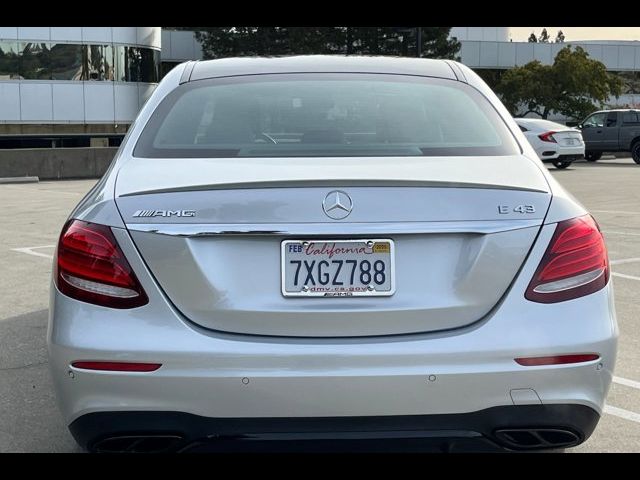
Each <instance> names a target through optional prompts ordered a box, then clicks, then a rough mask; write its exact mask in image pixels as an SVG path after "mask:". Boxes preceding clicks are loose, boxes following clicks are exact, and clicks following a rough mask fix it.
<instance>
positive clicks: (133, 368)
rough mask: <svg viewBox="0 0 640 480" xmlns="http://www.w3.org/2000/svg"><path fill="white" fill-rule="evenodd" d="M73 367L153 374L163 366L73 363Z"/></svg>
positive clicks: (120, 363) (122, 363)
mask: <svg viewBox="0 0 640 480" xmlns="http://www.w3.org/2000/svg"><path fill="white" fill-rule="evenodd" d="M71 366H72V367H74V368H82V369H84V370H104V371H108V372H153V371H155V370H158V369H159V368H160V367H161V366H162V364H161V363H137V362H135V363H133V362H73V363H72V364H71Z"/></svg>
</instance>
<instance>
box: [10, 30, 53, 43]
mask: <svg viewBox="0 0 640 480" xmlns="http://www.w3.org/2000/svg"><path fill="white" fill-rule="evenodd" d="M18 38H24V39H28V40H43V41H49V40H51V27H18Z"/></svg>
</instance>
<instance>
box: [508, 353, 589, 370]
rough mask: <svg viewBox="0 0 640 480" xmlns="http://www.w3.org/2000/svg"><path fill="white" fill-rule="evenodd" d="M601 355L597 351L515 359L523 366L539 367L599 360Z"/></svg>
mask: <svg viewBox="0 0 640 480" xmlns="http://www.w3.org/2000/svg"><path fill="white" fill-rule="evenodd" d="M599 358H600V355H597V354H595V353H586V354H576V355H553V356H550V357H522V358H516V359H514V360H515V361H516V363H518V364H520V365H522V366H523V367H538V366H540V365H565V364H567V363H584V362H592V361H594V360H598V359H599Z"/></svg>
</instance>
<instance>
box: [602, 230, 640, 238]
mask: <svg viewBox="0 0 640 480" xmlns="http://www.w3.org/2000/svg"><path fill="white" fill-rule="evenodd" d="M602 233H604V234H606V235H629V236H631V237H640V233H634V232H614V231H611V230H603V231H602Z"/></svg>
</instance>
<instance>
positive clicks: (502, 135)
mask: <svg viewBox="0 0 640 480" xmlns="http://www.w3.org/2000/svg"><path fill="white" fill-rule="evenodd" d="M518 152H519V149H518V147H517V144H516V143H515V140H514V139H513V136H512V135H511V133H510V132H509V131H508V129H507V128H506V126H505V124H504V122H503V121H502V119H501V118H500V117H499V116H498V114H497V113H496V111H495V110H494V109H493V107H492V106H491V104H489V102H488V100H486V99H485V98H484V97H483V96H482V95H481V94H480V93H478V92H477V91H476V90H475V89H473V88H472V87H469V86H468V85H465V84H462V83H460V82H455V81H451V80H442V79H433V78H422V77H410V76H401V75H370V74H287V75H256V76H245V77H233V78H226V79H214V80H200V81H196V82H191V83H187V84H185V85H182V86H180V87H178V88H177V89H176V90H174V91H173V92H172V93H171V94H170V95H169V96H167V98H165V99H164V100H163V101H162V103H161V104H160V106H159V107H158V108H157V109H156V111H155V112H154V113H153V115H152V117H151V119H150V120H149V122H148V123H147V125H146V127H145V129H144V131H143V133H142V135H141V137H140V139H139V141H138V144H137V145H136V147H135V150H134V155H136V156H141V157H211V156H242V157H275V156H277V157H299V156H403V155H511V154H515V153H518Z"/></svg>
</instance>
